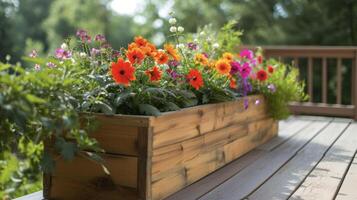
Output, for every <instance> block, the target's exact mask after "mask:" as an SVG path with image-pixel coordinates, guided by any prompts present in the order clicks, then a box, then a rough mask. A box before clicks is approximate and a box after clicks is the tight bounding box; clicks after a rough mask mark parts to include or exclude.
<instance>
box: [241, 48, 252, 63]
mask: <svg viewBox="0 0 357 200" xmlns="http://www.w3.org/2000/svg"><path fill="white" fill-rule="evenodd" d="M240 57H242V58H246V59H249V60H251V59H253V51H251V50H248V49H243V50H242V51H241V52H240Z"/></svg>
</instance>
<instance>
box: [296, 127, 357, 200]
mask: <svg viewBox="0 0 357 200" xmlns="http://www.w3.org/2000/svg"><path fill="white" fill-rule="evenodd" d="M356 132H357V124H352V125H350V126H349V127H348V128H347V129H346V131H345V132H344V133H343V135H342V136H341V137H340V138H339V139H338V140H337V141H336V143H335V144H334V145H333V146H332V147H331V149H329V151H328V152H327V153H326V155H325V156H324V158H323V159H322V160H321V161H320V162H319V163H318V165H317V166H316V167H315V168H314V170H313V171H312V172H311V173H310V174H309V176H308V177H307V178H306V179H305V180H304V182H303V183H302V184H301V186H300V187H299V188H298V189H297V190H296V192H294V194H293V195H292V196H291V198H290V199H296V200H298V199H311V200H312V199H334V196H335V194H336V192H337V191H338V188H339V185H340V184H341V182H342V180H343V177H344V174H345V172H346V171H347V169H348V167H349V164H350V162H351V160H352V159H353V156H354V154H355V152H356V150H357V137H355V134H356ZM356 180H357V179H356ZM356 180H355V181H356ZM351 185H354V183H351ZM347 186H349V185H348V183H347ZM354 190H355V189H354ZM355 194H357V193H355ZM345 197H347V196H345ZM356 197H357V196H356ZM354 199H357V198H354Z"/></svg>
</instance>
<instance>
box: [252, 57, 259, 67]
mask: <svg viewBox="0 0 357 200" xmlns="http://www.w3.org/2000/svg"><path fill="white" fill-rule="evenodd" d="M257 62H258V61H257V60H256V59H252V60H251V61H250V64H251V65H252V66H256V65H257Z"/></svg>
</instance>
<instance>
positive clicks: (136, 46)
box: [128, 42, 139, 51]
mask: <svg viewBox="0 0 357 200" xmlns="http://www.w3.org/2000/svg"><path fill="white" fill-rule="evenodd" d="M136 48H139V46H138V45H137V44H136V43H135V42H132V43H130V44H129V45H128V51H131V50H133V49H136Z"/></svg>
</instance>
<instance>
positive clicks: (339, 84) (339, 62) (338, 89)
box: [336, 58, 342, 104]
mask: <svg viewBox="0 0 357 200" xmlns="http://www.w3.org/2000/svg"><path fill="white" fill-rule="evenodd" d="M336 76H337V79H336V81H337V86H336V103H337V104H341V101H342V59H341V58H338V59H337V73H336Z"/></svg>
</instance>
